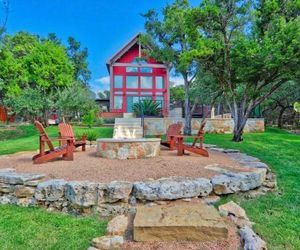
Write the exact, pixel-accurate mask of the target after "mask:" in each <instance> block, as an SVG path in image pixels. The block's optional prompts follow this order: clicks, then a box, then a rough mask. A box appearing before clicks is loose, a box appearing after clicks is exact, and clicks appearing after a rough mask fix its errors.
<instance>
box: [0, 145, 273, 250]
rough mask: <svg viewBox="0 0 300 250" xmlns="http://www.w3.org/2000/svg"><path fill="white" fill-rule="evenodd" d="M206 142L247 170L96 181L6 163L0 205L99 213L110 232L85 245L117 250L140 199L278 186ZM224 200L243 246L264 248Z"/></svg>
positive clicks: (260, 169) (245, 160) (208, 197)
mask: <svg viewBox="0 0 300 250" xmlns="http://www.w3.org/2000/svg"><path fill="white" fill-rule="evenodd" d="M206 147H207V148H208V149H210V150H212V151H217V152H222V153H224V154H227V155H228V156H229V157H230V158H232V159H233V160H234V161H236V162H238V163H239V164H240V165H241V166H242V167H245V168H247V169H251V171H250V172H239V173H235V172H230V171H228V170H224V169H221V168H218V169H215V170H217V171H219V172H220V173H221V174H220V175H216V176H214V177H212V178H211V179H207V178H201V177H199V178H189V177H180V176H177V177H169V178H161V179H158V180H147V181H138V182H133V183H132V182H127V181H112V182H110V183H94V182H89V181H66V180H63V179H51V180H47V181H43V178H44V177H45V176H44V175H42V174H31V173H17V172H15V169H12V168H7V169H0V204H15V205H19V206H28V207H42V208H46V209H47V210H48V211H61V212H64V213H69V214H75V215H85V214H97V215H100V216H101V217H103V218H110V219H111V218H115V220H114V219H113V220H112V221H110V222H109V224H108V230H107V231H108V235H107V236H102V237H98V238H95V239H94V240H93V241H92V246H91V247H90V248H89V249H90V250H95V249H106V248H107V247H108V248H107V249H110V248H111V247H114V248H115V249H119V248H121V246H122V244H123V242H124V238H123V236H122V234H123V233H124V230H125V226H126V220H127V217H122V216H124V215H126V216H129V217H130V216H131V215H132V214H135V210H136V209H135V206H136V205H137V204H138V203H142V204H147V205H151V204H153V203H156V204H158V205H159V204H164V203H165V202H166V201H174V200H180V199H181V200H184V201H190V200H191V199H192V198H202V199H203V201H204V202H206V203H207V204H214V203H215V202H216V201H218V199H219V196H220V195H225V194H233V193H243V194H246V195H248V196H250V197H255V196H257V195H261V194H265V193H266V192H269V191H271V190H272V189H275V188H276V186H277V184H276V176H275V175H274V174H273V173H272V172H271V170H270V168H269V167H268V166H267V165H266V164H265V163H263V162H261V161H260V160H259V159H258V158H256V157H253V156H249V155H247V154H244V153H240V151H239V150H235V149H223V148H219V147H217V146H215V145H206ZM228 204H229V205H228ZM228 204H224V205H222V206H220V207H219V211H220V213H221V214H223V215H225V216H228V217H229V218H230V219H231V220H233V221H234V222H235V224H236V226H237V227H238V228H239V234H240V237H241V240H242V242H243V243H244V249H250V248H251V249H266V244H265V242H264V241H263V240H262V239H261V238H260V237H259V236H258V235H257V234H255V233H254V231H253V230H252V228H251V226H252V223H251V222H250V221H249V220H248V218H247V216H246V215H245V213H244V212H243V211H241V208H240V207H239V206H238V205H237V204H231V203H228ZM228 207H229V208H228ZM228 209H229V210H228ZM230 209H231V210H230ZM120 221H121V222H120ZM110 225H111V226H110ZM112 225H121V228H122V230H121V233H120V232H117V231H116V232H114V229H113V227H114V226H112ZM110 227H111V228H112V229H110ZM100 246H101V247H100Z"/></svg>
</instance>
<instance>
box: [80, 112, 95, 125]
mask: <svg viewBox="0 0 300 250" xmlns="http://www.w3.org/2000/svg"><path fill="white" fill-rule="evenodd" d="M95 121H96V111H95V110H94V109H92V110H90V111H89V112H88V113H87V114H85V115H84V116H83V117H82V123H83V124H84V125H86V126H88V127H89V128H91V127H92V126H93V125H94V123H95Z"/></svg>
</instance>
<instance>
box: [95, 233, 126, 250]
mask: <svg viewBox="0 0 300 250" xmlns="http://www.w3.org/2000/svg"><path fill="white" fill-rule="evenodd" d="M123 244H124V238H123V237H122V236H102V237H98V238H95V239H93V240H92V245H93V246H94V247H96V248H98V249H100V250H120V249H121V248H122V245H123Z"/></svg>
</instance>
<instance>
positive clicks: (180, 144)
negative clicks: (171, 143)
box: [177, 138, 184, 156]
mask: <svg viewBox="0 0 300 250" xmlns="http://www.w3.org/2000/svg"><path fill="white" fill-rule="evenodd" d="M183 153H184V149H183V138H177V155H178V156H182V155H183Z"/></svg>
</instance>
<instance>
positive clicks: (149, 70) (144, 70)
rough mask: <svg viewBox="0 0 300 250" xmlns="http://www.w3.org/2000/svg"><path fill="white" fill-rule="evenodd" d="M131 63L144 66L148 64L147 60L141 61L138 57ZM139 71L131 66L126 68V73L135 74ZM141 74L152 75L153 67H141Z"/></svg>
mask: <svg viewBox="0 0 300 250" xmlns="http://www.w3.org/2000/svg"><path fill="white" fill-rule="evenodd" d="M131 63H132V64H139V65H142V64H147V60H145V59H139V58H138V57H136V58H134V59H133V60H132V61H131ZM138 71H139V69H138V67H130V66H129V67H126V72H129V73H134V72H138ZM140 72H141V73H152V68H151V67H140Z"/></svg>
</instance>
